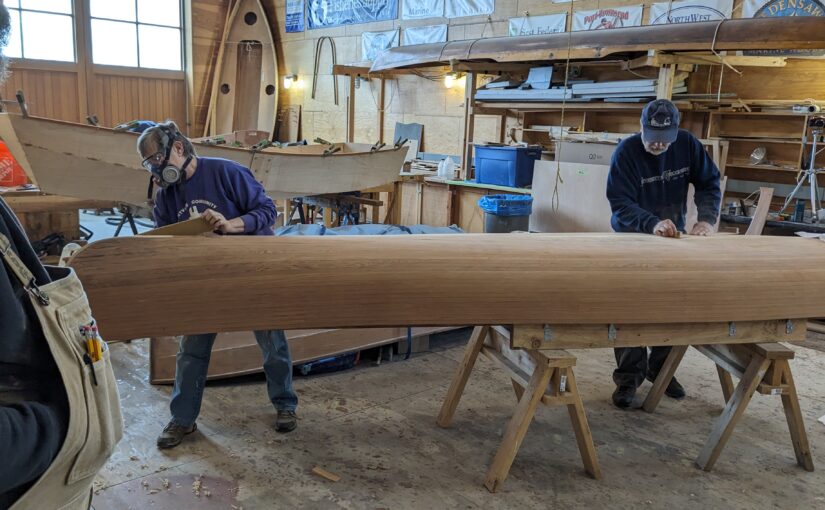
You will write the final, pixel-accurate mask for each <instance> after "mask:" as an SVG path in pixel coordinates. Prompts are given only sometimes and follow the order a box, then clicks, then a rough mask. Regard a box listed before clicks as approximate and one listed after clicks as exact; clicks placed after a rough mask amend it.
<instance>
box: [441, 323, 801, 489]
mask: <svg viewBox="0 0 825 510" xmlns="http://www.w3.org/2000/svg"><path fill="white" fill-rule="evenodd" d="M805 335H806V321H805V320H801V319H794V320H770V321H747V322H739V323H736V322H710V323H675V324H627V325H617V324H582V325H576V324H542V325H535V326H523V325H516V326H509V327H506V328H503V327H500V326H495V327H490V326H477V327H476V328H475V330H474V331H473V335H472V337H471V338H470V342H469V343H468V345H467V347H466V349H465V352H464V358H463V360H462V362H461V364H460V365H459V367H458V370H457V371H456V373H455V375H454V376H453V380H452V383H451V384H450V388H449V390H448V391H447V396H446V398H445V400H444V403H443V405H442V407H441V412H440V413H439V416H438V419H437V423H438V425H439V426H441V427H447V426H449V425H450V423H451V421H452V418H453V415H454V413H455V411H456V408H457V407H458V403H459V400H460V399H461V395H462V393H463V392H464V387H465V385H466V383H467V380H468V378H469V376H470V372H471V371H472V369H473V366H474V365H475V362H476V359H477V358H478V354H479V353H483V354H485V355H486V356H487V357H488V358H490V359H491V360H493V361H494V362H496V364H497V365H499V366H500V367H501V368H503V369H504V371H505V372H506V373H507V374H508V376H509V377H510V378H511V380H512V384H513V388H514V390H515V392H516V397H517V400H518V403H517V405H516V408H515V410H514V412H513V416H512V418H511V419H510V422H509V424H508V425H507V428H506V430H505V433H504V437H503V439H502V442H501V446H500V447H499V449H498V451H497V452H496V455H495V457H494V459H493V461H492V464H491V466H490V468H489V470H488V473H487V477H486V480H485V483H484V484H485V486H486V487H487V489H488V490H490V491H491V492H495V491H496V490H498V489H499V488H500V487H501V485H502V484H503V483H504V480H505V479H506V478H507V474H508V472H509V470H510V466H511V465H512V463H513V461H514V459H515V456H516V454H517V452H518V449H519V446H520V445H521V442H522V441H523V440H524V436H525V434H526V433H527V429H528V427H529V425H530V422H531V421H532V419H533V416H534V415H535V412H536V408H537V406H538V404H539V403H540V402H543V403H545V404H548V405H559V404H562V405H566V406H567V408H568V411H569V413H570V418H571V422H572V426H573V430H574V432H575V435H576V441H577V443H578V446H579V450H580V452H581V455H582V461H583V464H584V466H585V470H586V472H587V473H588V474H589V475H590V476H592V477H593V478H596V479H598V478H600V477H601V470H600V468H599V464H598V460H597V458H596V450H595V447H594V445H593V438H592V436H591V434H590V429H589V426H588V424H587V417H586V415H585V412H584V406H583V404H582V400H581V397H580V396H579V393H578V389H577V386H576V379H575V376H574V375H573V367H574V366H575V362H576V359H575V357H574V356H573V355H571V354H570V353H568V352H567V351H566V350H565V349H591V348H616V347H653V346H671V347H672V349H671V351H670V354H669V355H668V357H667V359H666V360H665V363H664V365H663V366H662V369H661V371H660V372H659V374H658V376H657V378H656V380H655V381H654V383H653V387H652V388H651V390H650V391H649V392H648V395H647V397H646V399H645V401H644V404H643V406H642V407H643V409H644V410H645V411H647V412H653V411H654V410H655V409H656V407H657V405H658V403H659V401H660V400H661V398H662V395H663V394H664V391H665V388H666V387H667V385H668V383H669V382H670V380H671V378H672V377H673V374H674V373H675V372H676V369H677V368H678V366H679V363H680V362H681V360H682V358H683V356H684V354H685V352H686V351H687V349H688V347H690V346H693V347H694V348H696V349H697V350H698V351H699V352H701V353H702V354H704V355H705V356H707V357H708V358H709V359H711V360H712V361H713V362H714V363H715V364H716V369H717V372H718V374H719V380H720V383H721V386H722V393H723V395H724V398H725V407H724V409H723V411H722V413H721V414H720V416H719V417H718V418H717V419H716V422H715V424H714V426H713V429H712V431H711V434H710V436H709V437H708V439H707V441H706V443H705V446H704V447H703V448H702V450H701V452H700V453H699V455H698V457H697V458H696V464H697V466H699V467H700V468H702V469H703V470H706V471H709V470H710V469H712V468H713V466H714V464H715V463H716V461H717V459H718V458H719V455H720V454H721V452H722V449H723V448H724V446H725V443H726V442H727V440H728V439H729V438H730V436H731V434H732V432H733V429H734V428H735V426H736V424H737V422H738V421H739V419H740V418H741V417H742V415H743V414H744V411H745V408H746V407H747V405H748V403H749V402H750V400H751V398H752V397H753V395H754V394H755V393H756V392H759V393H761V394H764V395H773V396H780V397H781V401H782V406H783V408H784V411H785V417H786V419H787V422H788V428H789V430H790V435H791V440H792V443H793V448H794V453H795V456H796V461H797V464H799V465H800V466H801V467H803V468H804V469H806V470H808V471H813V469H814V465H813V460H812V458H811V451H810V447H809V445H808V437H807V434H806V432H805V427H804V424H803V420H802V413H801V411H800V408H799V399H798V397H797V393H796V386H795V385H794V380H793V376H792V374H791V367H790V363H789V362H790V360H791V359H792V358H793V356H794V352H793V350H791V349H789V348H788V347H786V346H784V345H783V344H781V343H779V342H798V341H802V340H804V339H805ZM732 377H737V378H738V379H739V383H738V384H737V385H736V386H734V384H733V380H732ZM616 412H620V411H618V410H617V411H616Z"/></svg>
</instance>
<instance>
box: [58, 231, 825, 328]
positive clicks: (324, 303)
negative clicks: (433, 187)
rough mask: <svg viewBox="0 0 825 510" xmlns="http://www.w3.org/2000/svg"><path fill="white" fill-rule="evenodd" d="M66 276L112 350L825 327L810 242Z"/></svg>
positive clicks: (352, 246)
mask: <svg viewBox="0 0 825 510" xmlns="http://www.w3.org/2000/svg"><path fill="white" fill-rule="evenodd" d="M70 266H72V267H73V268H74V269H75V270H76V271H77V274H78V276H79V277H80V279H81V281H82V282H83V285H84V287H85V288H86V292H87V294H88V296H89V300H90V303H91V306H92V311H93V313H94V314H95V317H96V318H97V320H98V322H99V324H100V329H101V331H102V333H103V334H104V335H106V337H108V338H111V339H115V340H123V339H129V338H140V337H149V336H174V335H179V334H188V333H201V332H210V331H215V332H225V331H247V330H255V329H266V328H281V329H316V328H361V327H392V326H450V325H455V324H534V325H535V324H545V323H550V324H610V323H615V324H660V323H673V322H688V323H690V322H720V321H725V322H727V321H751V320H773V319H789V318H807V317H822V316H825V244H823V243H822V242H821V241H818V240H811V239H802V238H779V237H761V236H758V237H757V236H718V237H710V238H695V237H686V238H682V239H664V238H658V237H655V236H648V235H634V234H508V235H503V234H464V235H420V236H398V237H394V236H393V237H384V236H381V237H371V236H352V237H338V236H336V237H230V236H227V237H220V238H200V237H171V236H170V237H163V236H157V237H152V236H149V237H133V238H117V239H106V240H102V241H99V242H95V243H91V244H90V245H88V246H86V247H85V248H84V249H82V250H81V251H80V252H79V253H78V254H77V255H76V256H75V257H74V258H73V259H72V260H71V262H70ZM283 296H289V299H286V300H282V299H281V298H282V297H283Z"/></svg>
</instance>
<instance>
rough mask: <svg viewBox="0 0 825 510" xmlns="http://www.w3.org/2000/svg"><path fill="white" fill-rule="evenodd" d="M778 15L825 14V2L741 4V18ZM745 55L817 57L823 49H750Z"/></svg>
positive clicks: (780, 0)
mask: <svg viewBox="0 0 825 510" xmlns="http://www.w3.org/2000/svg"><path fill="white" fill-rule="evenodd" d="M780 16H825V2H823V1H822V0H745V2H744V4H743V5H742V17H743V18H776V17H780ZM744 54H745V55H754V56H761V55H770V56H777V55H782V56H789V55H790V56H796V57H819V56H823V55H825V51H823V50H751V51H746V52H744Z"/></svg>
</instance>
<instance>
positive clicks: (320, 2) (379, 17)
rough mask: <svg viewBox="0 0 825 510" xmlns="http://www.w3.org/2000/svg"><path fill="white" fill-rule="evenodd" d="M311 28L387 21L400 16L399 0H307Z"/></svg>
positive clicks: (308, 19) (308, 20)
mask: <svg viewBox="0 0 825 510" xmlns="http://www.w3.org/2000/svg"><path fill="white" fill-rule="evenodd" d="M307 2H308V3H307V22H308V24H309V28H310V29H313V28H326V27H335V26H339V25H354V24H357V23H372V22H373V21H386V20H391V19H396V18H397V17H398V0H307Z"/></svg>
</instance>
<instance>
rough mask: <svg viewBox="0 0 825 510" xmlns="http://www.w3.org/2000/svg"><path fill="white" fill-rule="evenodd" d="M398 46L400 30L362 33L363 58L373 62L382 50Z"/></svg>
mask: <svg viewBox="0 0 825 510" xmlns="http://www.w3.org/2000/svg"><path fill="white" fill-rule="evenodd" d="M396 46H398V30H387V31H385V32H364V33H362V34H361V59H362V60H369V61H370V62H372V61H373V60H375V57H377V56H378V54H379V53H381V52H382V51H384V50H386V49H389V48H395V47H396Z"/></svg>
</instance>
